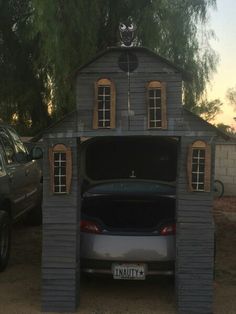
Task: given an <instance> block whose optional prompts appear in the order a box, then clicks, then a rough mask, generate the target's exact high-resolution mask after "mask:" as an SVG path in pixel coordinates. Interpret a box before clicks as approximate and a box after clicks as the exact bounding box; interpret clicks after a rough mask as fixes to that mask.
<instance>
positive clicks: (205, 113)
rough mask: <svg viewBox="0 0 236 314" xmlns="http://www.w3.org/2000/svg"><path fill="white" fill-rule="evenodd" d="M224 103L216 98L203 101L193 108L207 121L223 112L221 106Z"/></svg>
mask: <svg viewBox="0 0 236 314" xmlns="http://www.w3.org/2000/svg"><path fill="white" fill-rule="evenodd" d="M222 105H223V103H222V102H221V101H220V99H214V100H212V101H207V100H206V99H205V100H204V101H201V102H200V103H199V104H198V105H197V106H195V107H194V108H193V110H192V111H193V112H194V113H196V114H197V115H199V116H201V117H202V118H203V119H204V120H206V121H212V120H214V119H215V117H216V116H217V115H218V114H219V113H221V112H222V110H221V106H222Z"/></svg>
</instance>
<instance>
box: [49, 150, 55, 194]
mask: <svg viewBox="0 0 236 314" xmlns="http://www.w3.org/2000/svg"><path fill="white" fill-rule="evenodd" d="M48 154H49V171H50V188H51V192H52V193H54V158H53V148H52V147H49V149H48Z"/></svg>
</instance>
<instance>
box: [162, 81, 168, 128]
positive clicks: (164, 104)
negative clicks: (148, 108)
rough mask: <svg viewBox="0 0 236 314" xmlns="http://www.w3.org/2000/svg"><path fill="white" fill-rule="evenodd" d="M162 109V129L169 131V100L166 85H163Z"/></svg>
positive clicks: (163, 83)
mask: <svg viewBox="0 0 236 314" xmlns="http://www.w3.org/2000/svg"><path fill="white" fill-rule="evenodd" d="M161 94H162V97H161V109H162V115H161V120H162V121H161V125H162V129H167V99H166V83H165V82H162V83H161Z"/></svg>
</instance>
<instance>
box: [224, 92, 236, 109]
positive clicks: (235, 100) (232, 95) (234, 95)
mask: <svg viewBox="0 0 236 314" xmlns="http://www.w3.org/2000/svg"><path fill="white" fill-rule="evenodd" d="M226 98H227V99H228V101H229V103H230V104H231V105H232V106H233V107H234V111H236V86H235V87H231V88H229V89H228V90H227V92H226Z"/></svg>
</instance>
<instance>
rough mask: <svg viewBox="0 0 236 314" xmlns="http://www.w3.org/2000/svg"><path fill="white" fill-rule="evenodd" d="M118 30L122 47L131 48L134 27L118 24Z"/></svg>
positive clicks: (131, 24) (129, 24)
mask: <svg viewBox="0 0 236 314" xmlns="http://www.w3.org/2000/svg"><path fill="white" fill-rule="evenodd" d="M119 30H120V39H121V43H122V45H124V46H126V47H129V46H131V45H132V42H133V40H134V31H135V30H136V26H135V25H134V24H133V23H127V24H124V23H120V25H119Z"/></svg>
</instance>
